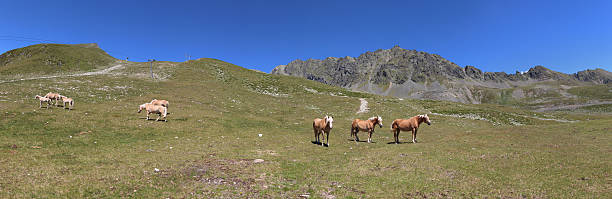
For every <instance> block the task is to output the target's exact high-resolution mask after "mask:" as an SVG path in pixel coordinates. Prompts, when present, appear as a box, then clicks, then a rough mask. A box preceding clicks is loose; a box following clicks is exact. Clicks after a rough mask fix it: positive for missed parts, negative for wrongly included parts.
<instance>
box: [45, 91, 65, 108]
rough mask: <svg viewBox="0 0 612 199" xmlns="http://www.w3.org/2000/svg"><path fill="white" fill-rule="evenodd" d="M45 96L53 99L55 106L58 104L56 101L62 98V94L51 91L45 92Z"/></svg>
mask: <svg viewBox="0 0 612 199" xmlns="http://www.w3.org/2000/svg"><path fill="white" fill-rule="evenodd" d="M45 97H46V98H49V99H50V100H52V101H53V100H54V101H55V106H59V104H58V101H59V100H61V99H62V96H61V95H60V94H59V93H52V92H49V93H47V94H46V95H45Z"/></svg>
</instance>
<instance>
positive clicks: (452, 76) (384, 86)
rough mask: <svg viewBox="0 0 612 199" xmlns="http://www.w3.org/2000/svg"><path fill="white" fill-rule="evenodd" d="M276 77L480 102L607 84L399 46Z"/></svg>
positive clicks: (592, 73)
mask: <svg viewBox="0 0 612 199" xmlns="http://www.w3.org/2000/svg"><path fill="white" fill-rule="evenodd" d="M271 73H272V74H280V75H291V76H298V77H303V78H306V79H310V80H315V81H319V82H322V83H325V84H330V85H335V86H341V87H345V88H349V89H352V90H356V91H365V92H370V93H374V94H381V95H390V96H396V97H409V98H419V99H435V100H449V101H457V102H464V103H481V102H482V99H481V98H482V93H483V91H482V89H486V88H491V89H499V88H512V87H514V86H517V85H525V84H530V83H534V82H542V81H553V80H554V81H564V82H571V81H581V82H594V83H608V82H610V79H611V78H612V75H610V72H608V71H605V70H603V69H597V70H587V71H581V72H578V73H577V74H573V75H568V74H564V73H560V72H555V71H552V70H550V69H548V68H545V67H543V66H535V67H533V68H531V69H529V71H527V72H518V71H517V72H516V73H515V74H507V73H505V72H482V71H481V70H480V69H478V68H476V67H474V66H465V67H460V66H458V65H456V64H455V63H453V62H451V61H449V60H447V59H444V58H443V57H441V56H440V55H436V54H429V53H426V52H421V51H416V50H405V49H402V48H400V47H399V46H395V47H393V48H391V49H385V50H376V51H374V52H366V53H363V54H361V55H360V56H359V57H342V58H336V57H328V58H326V59H323V60H319V59H308V60H305V61H302V60H299V59H298V60H294V61H292V62H290V63H289V64H287V65H280V66H277V67H276V68H274V69H273V70H272V72H271Z"/></svg>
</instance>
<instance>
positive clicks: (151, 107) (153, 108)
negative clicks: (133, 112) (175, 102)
mask: <svg viewBox="0 0 612 199" xmlns="http://www.w3.org/2000/svg"><path fill="white" fill-rule="evenodd" d="M143 109H144V110H146V111H147V119H146V120H149V115H150V114H151V113H153V114H158V115H159V117H157V119H156V120H155V121H159V118H161V117H164V122H168V119H167V118H166V116H167V115H168V109H166V107H164V106H158V105H155V104H151V103H144V104H141V105H140V106H139V107H138V113H140V112H141V111H142V110H143Z"/></svg>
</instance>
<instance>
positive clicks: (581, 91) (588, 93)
mask: <svg viewBox="0 0 612 199" xmlns="http://www.w3.org/2000/svg"><path fill="white" fill-rule="evenodd" d="M568 92H569V93H571V94H574V95H577V96H580V97H583V98H590V99H603V100H612V86H611V85H609V84H603V85H594V86H581V87H574V88H571V89H569V90H568Z"/></svg>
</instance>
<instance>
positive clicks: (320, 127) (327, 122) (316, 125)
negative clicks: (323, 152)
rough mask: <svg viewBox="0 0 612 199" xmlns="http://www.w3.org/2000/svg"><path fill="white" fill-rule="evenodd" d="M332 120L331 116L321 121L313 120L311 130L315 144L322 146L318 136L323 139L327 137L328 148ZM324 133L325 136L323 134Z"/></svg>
mask: <svg viewBox="0 0 612 199" xmlns="http://www.w3.org/2000/svg"><path fill="white" fill-rule="evenodd" d="M333 122H334V118H332V117H331V116H327V115H326V116H325V117H324V118H323V119H319V118H315V119H314V121H313V122H312V128H313V130H314V134H315V143H317V144H319V143H320V144H321V145H323V142H321V140H319V135H323V139H325V137H327V144H326V145H327V146H328V147H329V131H331V129H332V127H333V124H332V123H333ZM323 133H325V134H326V135H325V134H323Z"/></svg>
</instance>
